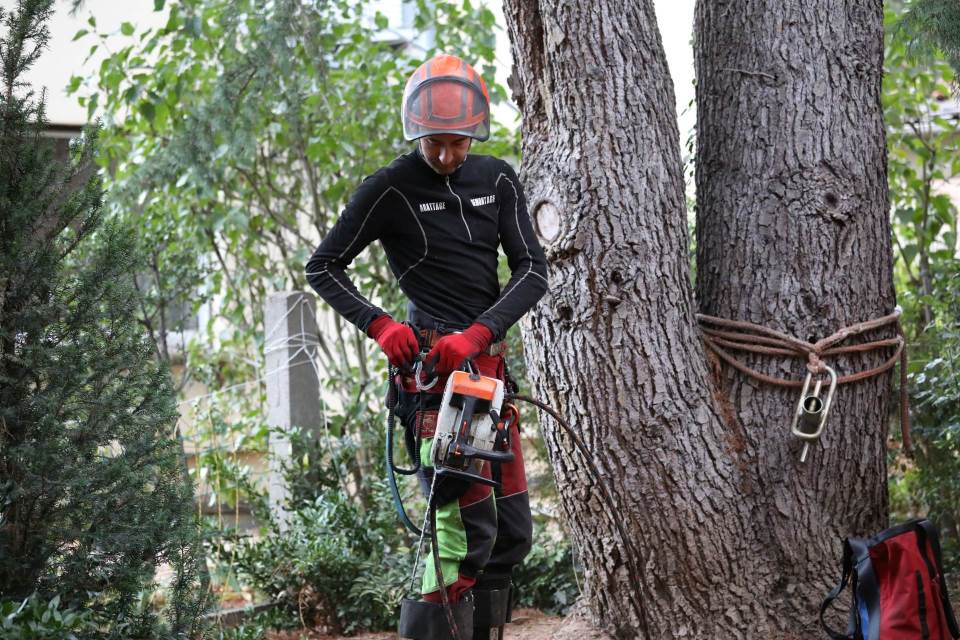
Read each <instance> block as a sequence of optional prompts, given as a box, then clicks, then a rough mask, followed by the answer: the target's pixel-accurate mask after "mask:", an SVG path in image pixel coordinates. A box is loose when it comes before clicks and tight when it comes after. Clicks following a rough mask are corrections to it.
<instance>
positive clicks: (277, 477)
mask: <svg viewBox="0 0 960 640" xmlns="http://www.w3.org/2000/svg"><path fill="white" fill-rule="evenodd" d="M315 311H316V300H315V298H314V297H313V295H312V294H309V293H306V292H303V291H282V292H279V293H274V294H271V295H270V296H269V297H267V305H266V309H265V313H264V326H265V328H266V332H267V333H266V339H265V340H264V343H265V344H264V350H265V351H266V359H267V363H266V367H267V369H266V370H267V375H266V383H267V424H268V425H270V427H271V432H270V474H269V480H268V482H269V485H268V486H269V502H270V513H271V515H272V516H273V517H274V518H276V520H277V522H279V523H280V529H281V530H284V529H286V527H287V524H288V518H289V515H288V513H287V512H286V511H285V510H284V505H285V504H286V503H287V501H288V499H289V497H290V490H289V487H287V485H286V482H285V481H284V478H283V466H284V465H285V464H287V463H289V461H291V460H293V459H294V458H295V457H296V456H297V455H299V452H297V451H294V450H293V445H292V443H291V442H290V439H289V437H288V436H287V434H288V432H289V431H290V429H291V427H299V428H300V429H301V430H303V432H304V434H305V435H307V436H308V437H309V436H316V433H317V429H318V428H319V425H320V382H319V380H318V379H317V370H316V367H315V366H314V364H313V363H311V360H313V359H314V357H315V355H316V346H313V345H315V344H316V341H317V323H316V315H315Z"/></svg>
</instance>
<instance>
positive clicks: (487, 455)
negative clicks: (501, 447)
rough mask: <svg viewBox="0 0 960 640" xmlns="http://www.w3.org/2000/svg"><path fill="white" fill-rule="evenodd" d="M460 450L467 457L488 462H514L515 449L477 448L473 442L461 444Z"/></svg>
mask: <svg viewBox="0 0 960 640" xmlns="http://www.w3.org/2000/svg"><path fill="white" fill-rule="evenodd" d="M460 451H461V453H462V454H463V456H464V457H465V458H476V459H477V460H486V461H488V462H500V463H506V462H513V451H488V450H486V449H477V448H476V447H475V446H473V445H471V444H461V445H460Z"/></svg>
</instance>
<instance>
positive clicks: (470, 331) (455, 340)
mask: <svg viewBox="0 0 960 640" xmlns="http://www.w3.org/2000/svg"><path fill="white" fill-rule="evenodd" d="M491 340H493V332H491V331H490V329H488V328H487V327H485V326H484V325H482V324H480V323H479V322H474V323H473V324H472V325H470V326H469V327H467V328H466V329H464V330H463V331H462V332H461V333H452V334H450V335H448V336H443V337H442V338H440V339H439V340H437V343H436V344H435V345H434V346H433V349H431V350H430V353H428V354H427V357H426V358H425V359H424V364H425V365H426V368H427V370H428V371H429V370H431V369H432V371H433V373H435V374H437V375H446V374H448V373H450V372H451V371H455V370H457V369H458V368H460V365H462V364H463V361H464V360H466V359H468V358H472V357H474V356H476V355H477V354H479V353H482V352H484V351H486V350H487V348H488V347H489V346H490V341H491Z"/></svg>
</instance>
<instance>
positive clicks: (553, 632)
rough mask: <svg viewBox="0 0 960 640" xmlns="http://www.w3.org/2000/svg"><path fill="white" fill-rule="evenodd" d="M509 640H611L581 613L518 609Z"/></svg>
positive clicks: (296, 635) (314, 638)
mask: <svg viewBox="0 0 960 640" xmlns="http://www.w3.org/2000/svg"><path fill="white" fill-rule="evenodd" d="M505 637H506V639H507V640H610V636H608V635H606V634H604V633H603V632H601V631H598V630H597V629H596V628H595V627H593V626H592V625H590V623H589V622H587V620H586V618H585V617H584V614H583V613H582V611H581V610H579V609H576V608H575V609H574V611H572V612H571V613H570V615H568V616H567V617H565V618H562V617H559V616H548V615H544V614H543V613H541V612H540V611H537V610H536V609H518V610H516V611H514V612H513V622H512V623H510V624H508V625H507V629H506V635H505ZM267 638H268V640H347V639H346V638H344V637H343V636H330V635H317V634H312V633H308V632H304V631H285V632H278V633H274V634H268V636H267ZM396 639H397V634H396V633H367V634H363V635H358V636H352V638H351V639H350V640H396Z"/></svg>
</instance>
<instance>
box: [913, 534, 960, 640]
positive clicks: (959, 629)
mask: <svg viewBox="0 0 960 640" xmlns="http://www.w3.org/2000/svg"><path fill="white" fill-rule="evenodd" d="M921 531H922V532H923V537H925V538H926V539H927V540H929V541H930V548H931V549H933V560H934V562H935V563H936V567H937V574H938V575H939V577H940V580H939V582H940V601H941V603H942V604H943V613H944V615H945V616H946V618H947V626H948V627H949V628H950V635H952V636H953V637H954V638H958V637H960V626H958V625H957V618H956V616H954V614H953V608H952V607H951V606H950V596H949V594H948V593H947V581H946V579H945V578H944V576H943V559H942V556H941V552H940V536H939V535H938V534H937V528H936V527H935V526H934V525H933V523H932V522H930V521H929V520H927V519H926V518H924V519H923V520H921V521H919V522H918V523H917V534H918V537H919V534H920V532H921ZM920 551H921V553H922V554H923V557H924V560H927V549H926V545H925V544H924V543H923V542H922V539H921V543H920Z"/></svg>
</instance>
